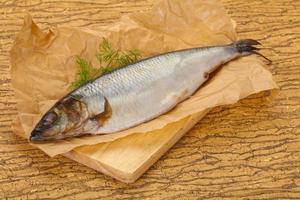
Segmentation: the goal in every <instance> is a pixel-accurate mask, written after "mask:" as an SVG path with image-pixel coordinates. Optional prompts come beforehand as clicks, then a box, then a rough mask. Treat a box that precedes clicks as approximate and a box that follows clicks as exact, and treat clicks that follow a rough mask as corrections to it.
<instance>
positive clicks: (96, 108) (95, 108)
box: [71, 94, 107, 118]
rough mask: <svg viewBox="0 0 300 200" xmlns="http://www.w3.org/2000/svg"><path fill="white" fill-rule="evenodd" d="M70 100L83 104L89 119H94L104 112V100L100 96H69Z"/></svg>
mask: <svg viewBox="0 0 300 200" xmlns="http://www.w3.org/2000/svg"><path fill="white" fill-rule="evenodd" d="M71 98H73V99H75V100H77V101H80V102H82V103H84V104H85V105H86V107H87V110H88V114H89V118H94V117H96V116H98V115H100V114H102V113H103V112H104V111H105V104H106V101H107V100H106V99H105V97H104V96H102V95H99V94H97V95H90V96H81V95H71Z"/></svg>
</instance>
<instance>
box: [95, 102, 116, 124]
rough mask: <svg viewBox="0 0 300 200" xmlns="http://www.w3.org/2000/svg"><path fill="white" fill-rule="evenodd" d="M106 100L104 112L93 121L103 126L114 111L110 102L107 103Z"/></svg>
mask: <svg viewBox="0 0 300 200" xmlns="http://www.w3.org/2000/svg"><path fill="white" fill-rule="evenodd" d="M104 99H105V104H104V111H103V112H102V113H100V114H98V115H95V116H94V117H93V119H94V120H95V121H97V122H98V124H99V125H101V126H102V125H103V124H104V123H105V122H106V121H107V120H108V119H109V118H110V117H111V115H112V109H111V106H110V104H109V102H108V101H107V99H106V98H104Z"/></svg>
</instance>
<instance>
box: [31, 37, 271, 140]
mask: <svg viewBox="0 0 300 200" xmlns="http://www.w3.org/2000/svg"><path fill="white" fill-rule="evenodd" d="M257 45H261V44H260V43H259V42H258V41H256V40H253V39H244V40H239V41H236V42H233V43H231V44H227V45H219V46H208V47H198V48H190V49H183V50H177V51H173V52H167V53H163V54H160V55H156V56H152V57H149V58H146V59H143V60H140V61H138V62H135V63H132V64H128V65H126V66H124V67H121V68H119V69H117V70H114V71H112V72H110V73H108V74H105V75H102V76H99V77H97V78H95V79H94V80H92V81H90V82H88V83H86V84H84V85H83V86H81V87H79V88H77V89H75V90H73V91H71V92H70V93H69V94H67V95H66V96H64V97H63V98H62V99H60V100H59V101H57V102H56V103H55V105H54V106H53V107H52V108H50V109H49V111H48V112H46V113H45V114H44V115H43V116H42V118H41V120H40V121H39V122H38V123H37V124H36V126H35V127H34V129H33V130H32V132H31V136H30V141H32V142H46V141H53V140H63V139H67V138H73V137H80V136H83V135H97V134H113V133H115V132H118V131H122V130H126V129H129V128H131V127H134V126H137V125H139V124H141V123H144V122H147V121H150V120H153V119H155V118H156V117H158V116H160V115H162V114H165V113H167V112H168V111H170V110H171V109H173V108H174V107H175V106H176V105H177V104H179V103H180V102H182V101H184V100H186V99H188V98H189V97H191V96H192V95H193V94H194V93H195V92H196V91H197V90H198V89H199V88H200V86H201V85H203V83H205V82H206V81H207V80H208V79H209V77H210V74H211V73H212V72H213V71H215V70H216V69H218V68H219V67H220V66H223V65H224V64H225V63H228V62H231V61H232V60H235V59H237V58H239V57H243V56H248V55H251V54H257V55H260V56H262V57H264V56H263V55H262V54H260V53H259V51H258V50H260V49H259V48H258V47H256V46H257ZM264 58H265V59H267V58H266V57H264ZM267 60H268V59H267ZM269 61H270V60H269Z"/></svg>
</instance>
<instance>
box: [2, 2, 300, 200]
mask: <svg viewBox="0 0 300 200" xmlns="http://www.w3.org/2000/svg"><path fill="white" fill-rule="evenodd" d="M221 1H222V3H223V4H224V5H225V7H226V9H227V10H228V13H229V15H230V16H231V17H232V18H233V19H234V20H236V21H237V24H238V34H239V36H240V37H241V38H254V39H259V40H260V41H262V43H263V44H264V45H265V46H267V47H270V48H271V49H270V50H268V51H265V55H267V56H268V57H269V58H270V59H271V60H273V65H271V66H269V68H270V70H271V71H272V73H273V75H274V79H275V80H276V82H277V83H278V85H279V86H280V91H279V94H278V95H277V96H276V98H275V99H273V100H272V101H270V100H269V97H268V96H266V95H263V94H259V95H255V96H251V97H249V98H247V99H245V100H242V101H241V102H240V103H238V104H235V105H232V106H227V107H222V108H217V109H214V110H213V111H211V112H210V113H209V114H208V115H207V116H206V117H205V118H204V119H203V120H201V122H200V123H198V124H197V125H196V127H195V128H193V129H192V131H190V132H189V133H188V134H187V135H186V136H185V137H183V138H182V139H181V140H180V141H179V142H178V143H177V144H176V145H175V146H174V147H173V148H172V150H171V151H169V153H167V154H166V155H165V156H163V157H162V158H161V159H160V160H159V161H158V162H157V163H156V164H155V165H154V166H153V167H152V168H151V169H150V170H149V171H148V172H147V173H146V174H145V175H144V176H143V177H142V178H141V179H139V180H138V181H137V182H135V183H134V184H130V185H127V184H123V183H120V182H117V181H115V180H113V179H112V178H109V177H107V176H105V175H102V174H100V173H98V172H96V171H94V170H92V169H89V168H87V167H85V166H82V165H80V164H78V163H76V162H74V161H71V160H69V159H67V158H64V157H62V156H58V157H56V158H51V159H49V157H47V156H46V155H45V154H44V153H42V152H41V151H40V150H37V149H35V148H34V147H31V146H29V145H28V144H27V141H26V140H23V139H21V138H19V137H16V136H14V135H13V134H12V131H11V129H10V123H11V121H12V119H13V118H14V117H15V115H16V107H15V104H16V103H15V100H14V96H13V92H12V90H11V86H10V75H9V57H8V52H9V49H10V47H11V45H12V42H13V39H14V36H15V34H16V33H17V32H18V30H19V29H20V26H21V25H22V22H23V21H22V18H23V12H24V11H29V12H30V13H31V14H32V15H33V17H34V18H35V19H36V21H37V23H39V24H40V25H41V26H42V27H44V28H46V27H48V26H49V25H59V26H62V25H67V26H84V27H93V26H99V25H107V24H110V23H112V22H114V21H115V20H117V19H118V18H119V16H120V15H121V14H122V13H127V12H133V11H137V10H146V9H148V8H150V7H151V5H152V3H153V1H152V0H147V1H145V0H128V1H124V0H123V1H122V0H114V1H108V0H101V1H100V0H99V1H96V2H95V1H91V0H90V1H85V2H84V3H81V2H79V1H73V0H60V1H56V0H45V1H42V0H31V1H10V0H1V1H0V30H1V32H0V49H1V50H0V110H1V112H0V131H1V135H0V198H8V199H36V198H52V199H58V198H62V199H69V198H74V199H79V198H80V199H91V198H96V199H99V198H101V199H113V198H115V199H132V198H138V199H140V198H145V199H198V198H200V199H202V198H211V199H213V198H217V199H219V198H224V199H237V198H245V199H258V198H260V199H299V198H300V186H299V185H300V174H299V169H300V151H299V149H300V45H299V42H300V1H297V0H253V1H242V0H221Z"/></svg>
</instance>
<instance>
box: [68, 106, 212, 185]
mask: <svg viewBox="0 0 300 200" xmlns="http://www.w3.org/2000/svg"><path fill="white" fill-rule="evenodd" d="M207 113H208V110H206V111H203V112H201V113H198V114H195V115H192V116H189V117H187V118H185V119H182V120H180V121H178V122H175V123H172V124H169V125H167V126H166V127H164V128H162V129H160V130H157V131H153V132H150V133H140V134H133V135H130V136H127V137H124V138H121V139H118V140H115V141H112V142H107V143H101V144H97V145H90V146H83V147H79V148H76V149H74V150H73V151H71V152H68V153H65V154H64V156H66V157H68V158H70V159H72V160H75V161H77V162H79V163H81V164H83V165H86V166H88V167H91V168H93V169H95V170H97V171H100V172H102V173H104V174H106V175H109V176H111V177H113V178H115V179H118V180H120V181H122V182H126V183H132V182H134V181H135V180H137V179H138V178H139V177H140V176H141V175H142V174H143V173H144V172H145V171H146V170H147V169H148V168H149V167H150V166H151V165H153V164H154V163H155V162H156V161H157V160H158V159H159V158H160V157H161V156H162V155H163V154H164V153H165V152H166V151H168V150H169V149H170V148H171V147H172V146H173V145H174V144H175V143H176V142H177V141H178V140H179V139H180V138H181V137H182V136H183V135H184V134H185V133H186V132H188V131H189V130H190V129H191V128H192V127H193V126H194V125H195V124H196V123H197V122H198V121H199V120H200V119H201V118H202V117H204V116H205V115H206V114H207Z"/></svg>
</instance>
